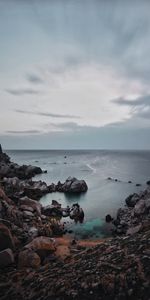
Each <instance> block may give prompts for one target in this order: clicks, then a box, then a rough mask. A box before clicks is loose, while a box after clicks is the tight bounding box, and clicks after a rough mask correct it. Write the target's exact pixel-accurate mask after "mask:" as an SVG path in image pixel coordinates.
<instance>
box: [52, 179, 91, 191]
mask: <svg viewBox="0 0 150 300" xmlns="http://www.w3.org/2000/svg"><path fill="white" fill-rule="evenodd" d="M55 190H56V191H58V192H63V193H85V192H87V190H88V186H87V184H86V182H85V181H84V180H78V179H77V178H75V177H68V178H67V179H66V181H65V182H64V183H61V182H60V181H59V182H58V183H57V185H56V187H55Z"/></svg>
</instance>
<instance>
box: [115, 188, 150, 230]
mask: <svg viewBox="0 0 150 300" xmlns="http://www.w3.org/2000/svg"><path fill="white" fill-rule="evenodd" d="M125 202H126V204H127V207H125V208H120V209H119V210H118V212H117V217H116V219H115V220H114V221H113V223H114V225H115V230H114V232H115V233H117V234H127V235H128V234H135V233H137V232H140V231H142V230H143V229H144V228H145V226H146V227H147V224H149V220H150V189H146V190H145V191H143V192H140V193H139V194H132V195H130V196H129V197H128V198H126V200H125Z"/></svg>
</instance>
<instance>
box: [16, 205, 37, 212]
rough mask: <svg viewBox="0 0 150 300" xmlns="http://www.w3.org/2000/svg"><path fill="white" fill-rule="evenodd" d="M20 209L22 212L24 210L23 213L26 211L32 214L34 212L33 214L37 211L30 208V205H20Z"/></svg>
mask: <svg viewBox="0 0 150 300" xmlns="http://www.w3.org/2000/svg"><path fill="white" fill-rule="evenodd" d="M19 209H20V210H23V211H24V210H26V211H30V212H32V213H33V212H34V211H35V210H34V209H33V207H31V206H28V205H23V204H22V205H20V207H19Z"/></svg>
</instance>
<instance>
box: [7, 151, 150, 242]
mask: <svg viewBox="0 0 150 300" xmlns="http://www.w3.org/2000/svg"><path fill="white" fill-rule="evenodd" d="M6 152H7V153H8V154H9V155H10V157H11V160H12V161H14V162H17V163H19V164H32V165H36V166H40V167H41V168H42V169H44V170H47V171H48V173H47V174H42V175H38V176H36V177H34V179H35V180H43V181H46V182H47V183H48V184H50V183H52V182H54V183H57V182H58V181H59V180H60V181H62V182H63V181H65V180H66V179H67V177H69V176H73V177H77V178H78V179H84V180H85V181H86V182H87V184H88V188H89V189H88V191H87V193H86V194H82V195H80V196H70V195H68V196H67V195H65V194H63V193H52V194H48V195H46V196H44V197H43V198H42V199H41V200H40V202H41V203H42V205H48V204H51V200H52V199H55V200H57V201H59V202H60V203H62V206H63V207H66V206H67V205H72V204H73V203H76V202H78V203H79V204H80V205H81V207H82V208H83V210H84V212H85V219H84V222H83V224H75V223H74V222H73V221H70V220H68V219H67V220H66V222H69V223H67V224H66V226H67V227H68V229H70V230H73V235H74V236H75V237H80V238H90V239H96V238H101V237H105V236H108V235H110V234H111V231H110V227H111V225H108V224H106V223H105V216H106V214H108V213H109V214H111V215H112V216H114V217H115V215H116V212H117V210H118V208H119V207H121V206H124V203H125V202H124V200H125V198H126V197H127V196H128V195H129V194H131V193H133V192H139V191H140V190H143V189H144V188H145V187H146V181H147V180H150V151H107V150H37V151H34V150H28V151H27V150H26V151H23V150H9V151H6ZM65 156H66V158H65ZM108 177H112V178H114V179H115V178H117V179H118V180H120V182H115V181H109V180H107V178H108ZM129 180H131V181H132V183H128V181H129ZM136 183H140V184H142V186H140V187H136ZM64 221H65V220H64Z"/></svg>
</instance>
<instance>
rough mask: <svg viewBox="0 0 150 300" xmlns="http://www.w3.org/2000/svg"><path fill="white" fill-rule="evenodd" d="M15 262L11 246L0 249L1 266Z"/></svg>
mask: <svg viewBox="0 0 150 300" xmlns="http://www.w3.org/2000/svg"><path fill="white" fill-rule="evenodd" d="M13 263H14V255H13V252H12V250H11V249H10V248H7V249H5V250H3V251H0V268H3V267H8V266H9V265H11V264H13Z"/></svg>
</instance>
